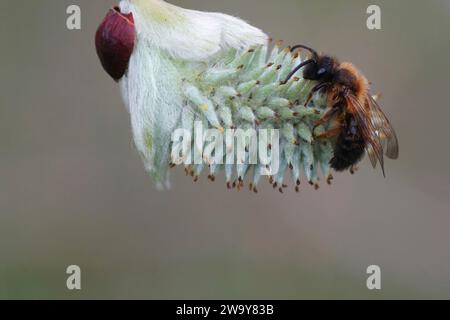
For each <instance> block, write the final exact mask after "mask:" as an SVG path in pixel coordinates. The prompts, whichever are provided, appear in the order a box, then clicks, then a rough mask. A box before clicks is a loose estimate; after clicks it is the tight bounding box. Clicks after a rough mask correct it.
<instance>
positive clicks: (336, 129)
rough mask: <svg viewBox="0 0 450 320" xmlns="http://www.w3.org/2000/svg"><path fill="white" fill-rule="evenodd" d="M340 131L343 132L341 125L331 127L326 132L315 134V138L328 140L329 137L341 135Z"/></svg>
mask: <svg viewBox="0 0 450 320" xmlns="http://www.w3.org/2000/svg"><path fill="white" fill-rule="evenodd" d="M340 132H341V127H340V126H338V127H334V128H331V129H329V130H327V131H325V132H324V133H321V134H318V135H315V136H314V139H317V140H327V139H330V138H333V137H335V136H337V135H339V133H340Z"/></svg>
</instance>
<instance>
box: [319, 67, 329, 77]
mask: <svg viewBox="0 0 450 320" xmlns="http://www.w3.org/2000/svg"><path fill="white" fill-rule="evenodd" d="M326 72H327V69H325V68H320V69H319V71H317V75H318V76H323V75H324V74H325V73H326Z"/></svg>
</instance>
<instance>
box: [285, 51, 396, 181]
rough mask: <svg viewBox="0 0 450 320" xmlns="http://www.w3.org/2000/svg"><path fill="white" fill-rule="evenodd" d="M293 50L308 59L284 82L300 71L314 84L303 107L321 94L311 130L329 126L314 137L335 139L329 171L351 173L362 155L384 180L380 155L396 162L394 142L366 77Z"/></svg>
mask: <svg viewBox="0 0 450 320" xmlns="http://www.w3.org/2000/svg"><path fill="white" fill-rule="evenodd" d="M297 49H305V50H307V51H308V52H309V53H310V54H311V57H310V58H309V59H308V60H305V61H303V62H302V63H301V64H299V65H298V66H297V67H295V68H294V69H293V70H292V72H291V73H290V74H289V75H288V76H287V78H286V80H285V82H287V81H288V80H289V79H290V78H292V77H293V76H294V75H295V74H296V73H297V72H298V71H299V70H300V69H302V68H304V69H303V78H304V79H306V80H311V81H316V82H317V84H316V85H315V86H314V87H313V88H312V89H311V92H310V94H309V95H308V98H307V100H306V102H305V106H308V104H309V103H310V101H311V99H312V98H313V96H314V94H316V93H323V94H325V96H326V101H327V111H326V112H325V113H324V115H323V116H322V117H321V118H320V120H318V121H317V123H315V128H317V127H318V126H320V125H323V124H326V123H329V122H331V123H332V124H331V125H330V128H328V129H327V131H326V132H325V133H323V134H320V135H318V136H317V137H316V138H318V139H331V138H334V137H336V145H335V147H334V157H333V158H332V159H331V161H330V165H331V167H332V168H333V169H334V170H336V171H345V170H349V169H350V170H351V171H352V170H353V168H354V166H355V165H356V164H357V163H359V162H360V161H361V160H362V158H363V157H364V153H365V151H366V152H367V154H368V156H369V158H370V161H371V163H372V166H373V167H374V168H375V167H376V166H377V163H378V162H379V163H380V166H381V169H382V171H383V175H384V176H385V170H384V156H383V155H384V154H386V156H387V157H388V158H390V159H397V158H398V154H399V148H398V139H397V135H396V133H395V131H394V129H393V128H392V125H391V124H390V122H389V120H388V118H387V117H386V115H385V114H384V112H383V111H382V110H381V108H380V106H379V105H378V103H377V102H376V99H374V98H373V97H372V95H371V94H370V88H369V82H368V80H367V79H366V77H365V76H364V75H363V74H362V73H361V72H360V71H359V70H358V69H357V68H356V67H355V66H354V65H353V64H351V63H348V62H343V63H341V62H339V61H338V60H337V59H336V58H334V57H331V56H329V55H323V54H318V53H317V51H315V50H313V49H311V48H309V47H307V46H304V45H297V46H294V47H292V48H291V51H292V52H294V51H295V50H297Z"/></svg>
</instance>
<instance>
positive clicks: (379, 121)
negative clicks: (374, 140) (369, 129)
mask: <svg viewBox="0 0 450 320" xmlns="http://www.w3.org/2000/svg"><path fill="white" fill-rule="evenodd" d="M367 97H368V99H367V100H368V106H369V110H370V111H369V112H370V118H371V120H372V124H373V126H374V128H375V129H376V133H377V135H378V136H379V138H380V140H381V141H382V142H383V145H384V150H385V153H386V156H387V157H388V158H390V159H397V158H398V154H399V147H398V139H397V135H396V133H395V130H394V128H393V127H392V125H391V123H390V122H389V119H388V118H387V117H386V115H385V114H384V112H383V110H381V108H380V106H379V105H378V103H377V102H376V101H375V99H374V98H372V96H370V95H367Z"/></svg>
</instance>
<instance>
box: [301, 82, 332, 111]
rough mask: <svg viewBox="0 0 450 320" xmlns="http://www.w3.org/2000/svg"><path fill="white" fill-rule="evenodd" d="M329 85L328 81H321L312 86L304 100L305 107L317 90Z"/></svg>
mask: <svg viewBox="0 0 450 320" xmlns="http://www.w3.org/2000/svg"><path fill="white" fill-rule="evenodd" d="M328 85H329V83H328V82H322V83H319V84H318V85H316V86H315V87H314V88H312V89H311V92H310V93H309V95H308V98H307V99H306V102H305V105H304V106H305V107H307V106H308V104H309V103H310V102H311V100H312V98H313V97H314V95H315V94H316V93H317V92H319V91H320V90H322V89H323V88H325V87H327V86H328Z"/></svg>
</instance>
